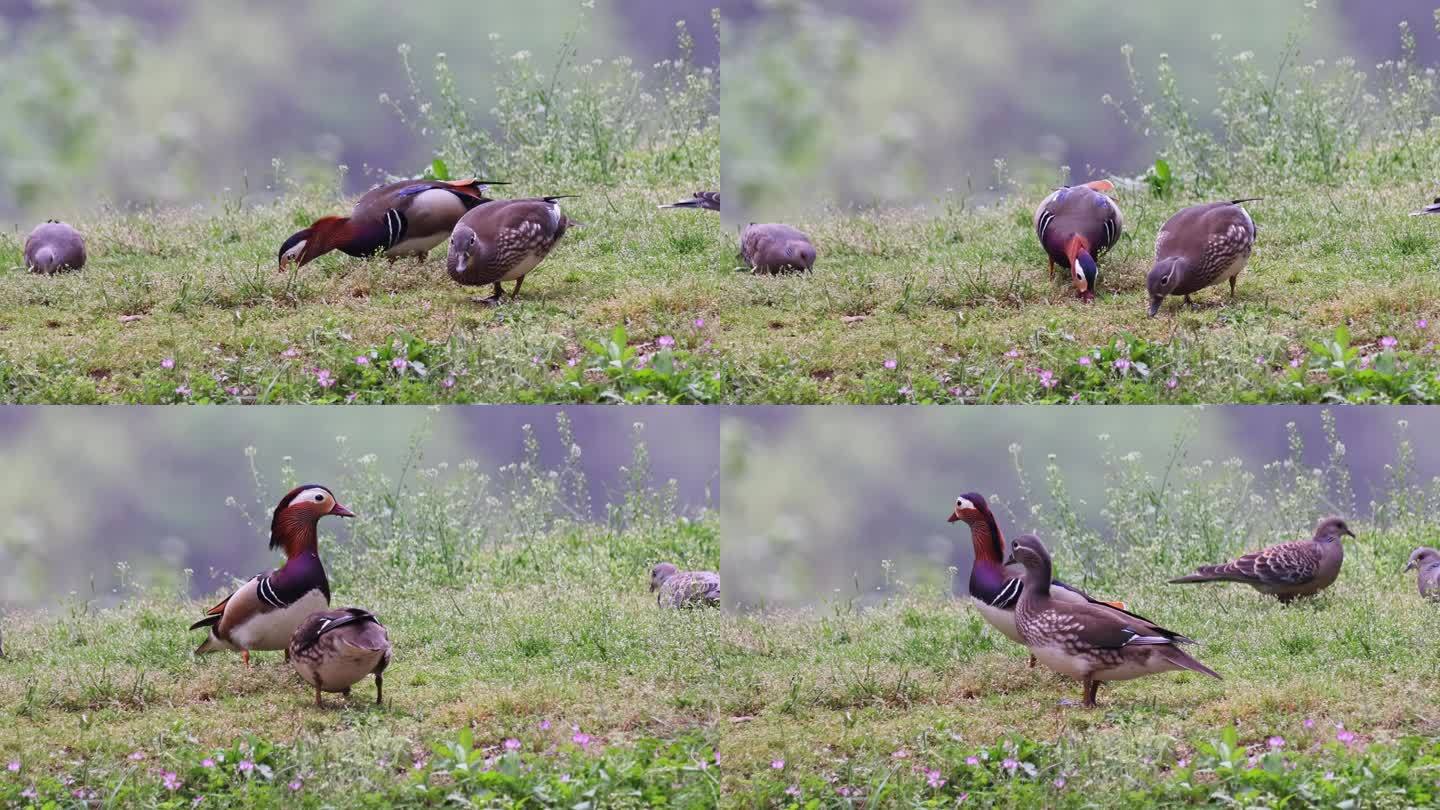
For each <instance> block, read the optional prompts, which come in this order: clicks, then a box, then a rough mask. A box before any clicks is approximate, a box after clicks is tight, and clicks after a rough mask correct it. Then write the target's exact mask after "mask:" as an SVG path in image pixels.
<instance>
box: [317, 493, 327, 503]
mask: <svg viewBox="0 0 1440 810" xmlns="http://www.w3.org/2000/svg"><path fill="white" fill-rule="evenodd" d="M323 500H325V496H324V495H316V496H315V502H316V503H319V502H321V501H323Z"/></svg>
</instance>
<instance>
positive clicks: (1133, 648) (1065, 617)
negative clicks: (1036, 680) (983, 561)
mask: <svg viewBox="0 0 1440 810" xmlns="http://www.w3.org/2000/svg"><path fill="white" fill-rule="evenodd" d="M1011 557H1012V558H1013V559H1014V560H1015V561H1016V562H1018V563H1020V564H1021V565H1022V566H1024V568H1025V590H1024V592H1023V593H1022V594H1021V596H1020V600H1019V602H1017V603H1016V605H1015V627H1016V630H1017V631H1018V632H1019V634H1020V643H1022V644H1024V645H1025V646H1026V647H1028V648H1030V654H1031V655H1033V656H1035V657H1036V658H1037V659H1039V661H1040V663H1042V664H1044V665H1045V666H1046V667H1048V668H1049V669H1051V670H1054V671H1055V672H1058V673H1060V674H1061V675H1069V676H1070V677H1072V678H1075V679H1077V680H1079V681H1081V682H1082V683H1083V684H1084V686H1085V700H1084V705H1085V706H1086V707H1094V706H1095V694H1096V692H1098V691H1099V689H1100V684H1101V683H1103V682H1105V681H1128V680H1131V679H1133V678H1139V677H1142V676H1145V675H1156V674H1159V673H1161V672H1172V671H1175V670H1180V669H1186V670H1190V671H1191V672H1198V673H1200V674H1201V675H1209V676H1210V677H1212V678H1216V679H1219V678H1220V673H1218V672H1216V671H1215V670H1213V669H1211V668H1209V667H1207V666H1205V665H1204V664H1202V663H1200V662H1199V661H1197V660H1195V658H1193V657H1192V656H1191V655H1190V654H1189V653H1187V652H1185V651H1184V650H1182V649H1180V646H1179V645H1181V644H1193V643H1194V641H1193V640H1191V639H1189V638H1186V637H1185V636H1182V635H1180V634H1179V633H1176V632H1173V631H1170V630H1166V629H1165V628H1163V627H1161V626H1160V625H1158V624H1155V623H1154V622H1152V621H1150V620H1149V619H1145V618H1142V617H1140V616H1136V615H1135V614H1133V613H1127V612H1125V611H1123V610H1117V609H1115V608H1113V607H1110V606H1109V605H1105V604H1100V603H1098V602H1083V601H1076V600H1073V599H1067V598H1063V597H1059V596H1058V594H1059V593H1060V589H1058V588H1054V587H1052V584H1053V582H1052V580H1051V565H1050V552H1049V550H1048V549H1046V548H1045V545H1044V544H1043V543H1041V542H1040V538H1038V537H1036V536H1035V535H1033V534H1027V535H1023V536H1021V537H1020V538H1018V539H1017V540H1016V541H1015V546H1014V548H1013V549H1012V550H1011Z"/></svg>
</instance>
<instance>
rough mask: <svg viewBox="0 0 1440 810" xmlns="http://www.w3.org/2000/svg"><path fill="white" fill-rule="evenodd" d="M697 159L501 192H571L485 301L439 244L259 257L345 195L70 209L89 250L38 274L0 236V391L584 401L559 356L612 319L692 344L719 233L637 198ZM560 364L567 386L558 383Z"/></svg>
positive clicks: (709, 288) (672, 187)
mask: <svg viewBox="0 0 1440 810" xmlns="http://www.w3.org/2000/svg"><path fill="white" fill-rule="evenodd" d="M687 174H688V173H687ZM716 174H718V171H716V170H715V169H714V167H713V166H712V167H709V168H708V170H707V169H702V170H699V171H696V172H695V173H694V175H693V177H691V178H687V179H684V180H677V179H673V178H672V179H671V180H670V181H668V182H666V183H663V184H659V185H657V186H654V187H652V186H648V185H646V186H643V187H642V186H639V185H636V186H630V187H620V188H603V189H601V188H585V189H581V188H570V187H567V188H545V189H539V188H536V189H527V188H524V187H521V188H519V189H516V190H515V193H517V194H524V193H561V192H579V193H580V194H582V197H581V198H580V199H577V200H573V201H568V203H569V204H568V205H567V206H566V209H567V212H568V213H569V215H570V216H571V217H573V218H574V219H576V220H577V221H579V222H581V223H583V226H582V227H579V228H576V229H574V230H572V231H571V232H570V233H569V234H567V236H566V238H565V240H564V241H563V242H562V243H561V245H560V246H559V247H558V248H557V249H556V251H555V252H554V253H553V254H552V256H551V257H550V259H549V260H548V261H547V262H546V264H545V265H543V266H542V268H541V270H539V271H537V273H536V275H534V276H533V277H531V278H530V279H529V280H528V281H527V283H526V285H525V290H524V292H523V293H522V296H521V298H519V299H518V300H516V301H515V302H514V303H513V304H508V305H506V306H503V307H500V308H499V309H487V308H485V307H483V306H480V305H477V304H475V303H473V301H472V298H474V297H476V296H478V295H481V294H482V293H483V291H481V290H477V289H470V288H463V287H461V286H459V285H457V284H455V283H454V282H452V281H451V280H450V279H449V278H448V277H447V276H446V275H445V269H444V261H445V248H444V246H441V247H440V248H437V249H436V250H435V251H434V252H432V254H431V256H430V258H429V260H428V261H426V262H425V263H424V264H423V265H417V264H416V263H414V262H411V261H402V262H398V263H396V264H393V265H392V264H390V263H388V262H386V261H383V260H380V261H363V260H355V259H350V258H349V257H345V256H343V255H341V254H333V255H331V256H327V257H325V258H323V259H321V260H320V261H318V262H316V263H314V264H312V265H309V266H307V267H305V268H303V269H300V270H298V271H294V272H291V273H278V272H277V271H276V269H275V254H276V253H277V251H278V248H279V245H280V243H281V242H282V241H283V240H284V239H285V237H286V236H288V235H289V234H290V233H292V232H294V231H295V230H297V229H298V228H300V227H303V225H302V224H300V223H305V224H308V223H309V222H310V221H311V220H313V219H314V218H315V217H318V216H320V215H323V214H327V213H335V212H340V211H343V210H344V209H345V207H346V202H345V201H342V200H339V199H336V198H334V197H333V196H331V195H325V194H318V193H310V194H300V195H292V196H289V197H286V198H284V199H283V200H282V201H281V202H279V203H277V204H275V205H271V206H263V207H240V206H235V207H230V208H228V209H227V210H226V211H224V212H222V213H217V214H205V213H195V212H173V211H172V212H164V213H146V214H134V215H120V214H113V215H106V216H101V217H98V218H96V219H92V220H82V221H80V222H77V223H75V224H76V225H77V226H78V227H80V228H81V229H82V230H83V231H85V232H86V233H87V234H88V237H89V241H90V245H91V248H90V249H91V262H90V265H89V267H87V268H86V269H85V270H84V271H83V272H81V273H74V274H69V275H63V276H57V277H53V278H42V277H37V276H34V275H31V274H29V273H26V272H24V271H23V270H22V269H20V265H21V264H22V258H21V254H20V245H21V242H22V241H23V235H20V234H11V235H7V236H5V237H0V268H7V269H4V270H0V311H3V312H4V314H3V315H0V398H3V399H5V400H7V401H15V402H110V401H117V402H144V403H164V402H185V401H192V402H353V401H358V402H372V403H390V402H451V401H456V402H468V401H511V402H513V401H522V400H532V399H546V400H552V401H554V400H577V399H592V400H593V399H599V398H600V397H601V394H602V393H603V391H604V390H605V386H603V385H600V384H598V382H597V381H598V380H599V379H600V377H601V376H603V375H597V376H595V378H594V379H593V380H587V379H586V378H585V377H584V376H583V375H582V374H581V373H580V372H581V371H583V366H582V367H580V368H577V367H576V366H579V365H580V364H581V363H582V361H583V362H588V360H589V359H590V355H589V353H588V352H587V350H586V348H585V347H584V346H583V345H582V341H583V340H585V339H589V338H597V337H601V336H609V335H610V333H611V332H612V330H613V327H614V326H616V325H617V324H622V323H626V324H628V325H629V329H630V332H631V334H632V338H631V342H632V343H634V344H637V345H641V346H642V347H647V348H648V351H651V352H653V351H654V349H655V348H656V347H655V344H654V341H655V340H656V339H657V338H659V337H660V336H661V335H673V336H674V337H675V339H676V340H677V341H680V347H686V348H696V349H698V348H699V346H700V344H701V343H702V342H703V341H704V340H705V339H706V338H707V337H708V334H709V333H710V332H711V331H713V327H710V328H698V327H696V326H695V322H696V320H697V319H698V318H703V317H705V316H707V315H712V313H713V312H714V311H715V308H716V307H715V302H716V300H717V299H718V293H717V292H716V290H715V288H716V287H717V286H718V285H719V281H718V279H724V278H726V277H727V275H728V270H729V269H730V267H731V266H733V263H732V261H731V254H732V253H733V248H732V247H731V245H730V243H729V240H728V239H727V238H726V237H725V236H724V235H723V233H722V232H721V230H720V226H719V225H718V223H717V221H716V220H715V219H714V218H712V217H709V216H698V215H696V214H694V213H692V212H669V211H665V212H661V211H658V210H657V208H656V206H658V205H659V204H661V203H664V202H671V201H674V200H676V199H680V198H681V197H682V196H688V195H689V194H690V193H691V192H692V191H693V190H694V189H695V188H696V187H700V186H705V185H708V183H707V181H705V180H704V179H703V178H705V177H713V176H715V175H716ZM507 193H510V190H509V189H507ZM485 294H488V293H485ZM712 317H713V315H712ZM362 357H363V358H365V362H364V363H363V364H361V363H360V362H357V358H362ZM396 361H404V363H405V364H404V366H403V368H399V369H397V368H395V366H394V364H395V363H396ZM572 361H573V362H575V363H576V366H572V365H571V363H572ZM322 371H323V372H324V373H323V374H322ZM674 376H675V377H676V380H679V379H680V378H682V377H683V378H685V380H686V381H688V380H689V377H688V376H687V375H685V374H677V375H674ZM571 377H574V378H576V379H577V381H578V384H577V385H575V386H567V385H566V382H565V381H566V380H567V379H569V378H571ZM676 384H677V385H678V386H679V387H678V388H677V389H676V390H675V393H674V395H673V398H676V399H684V398H685V396H684V394H683V391H682V389H683V388H684V387H685V386H684V385H683V384H681V383H680V382H677V383H676ZM703 395H704V394H702V396H703ZM654 398H656V399H659V400H661V401H664V400H667V399H670V398H672V397H670V396H666V395H665V394H663V393H657V394H656V395H655V397H654Z"/></svg>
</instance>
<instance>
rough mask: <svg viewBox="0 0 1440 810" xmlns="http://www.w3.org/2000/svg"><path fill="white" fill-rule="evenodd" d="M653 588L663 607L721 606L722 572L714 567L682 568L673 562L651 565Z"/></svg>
mask: <svg viewBox="0 0 1440 810" xmlns="http://www.w3.org/2000/svg"><path fill="white" fill-rule="evenodd" d="M650 592H651V593H654V594H655V604H657V605H659V606H660V607H671V608H682V607H698V606H718V605H719V604H720V575H719V574H717V573H715V572H713V571H681V570H680V569H678V568H676V567H675V566H674V565H673V564H671V563H668V562H666V563H659V564H657V565H656V566H655V567H654V568H652V569H650Z"/></svg>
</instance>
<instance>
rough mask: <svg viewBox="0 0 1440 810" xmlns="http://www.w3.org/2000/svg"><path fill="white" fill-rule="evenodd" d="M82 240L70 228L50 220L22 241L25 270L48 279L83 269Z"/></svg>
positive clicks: (77, 233) (83, 251)
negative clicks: (52, 275) (45, 276)
mask: <svg viewBox="0 0 1440 810" xmlns="http://www.w3.org/2000/svg"><path fill="white" fill-rule="evenodd" d="M85 259H86V256H85V237H83V236H81V235H80V232H79V231H77V230H75V229H74V228H73V227H71V226H70V225H67V224H66V223H64V222H60V221H58V220H54V219H52V220H50V221H48V222H44V223H41V224H40V225H38V226H36V228H35V230H33V231H31V232H30V236H29V237H28V238H26V240H25V267H26V269H28V270H29V271H30V272H32V273H44V274H45V275H47V276H48V275H50V274H52V273H59V272H62V271H65V270H79V269H80V268H82V267H84V266H85Z"/></svg>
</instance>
